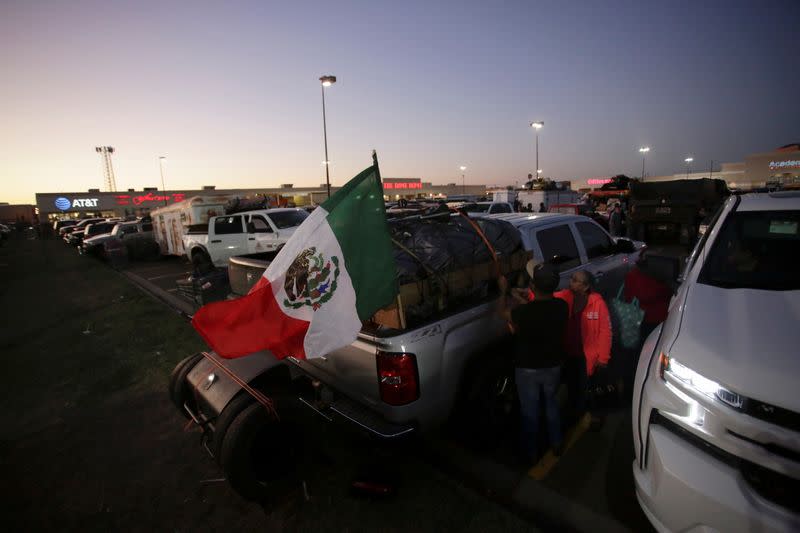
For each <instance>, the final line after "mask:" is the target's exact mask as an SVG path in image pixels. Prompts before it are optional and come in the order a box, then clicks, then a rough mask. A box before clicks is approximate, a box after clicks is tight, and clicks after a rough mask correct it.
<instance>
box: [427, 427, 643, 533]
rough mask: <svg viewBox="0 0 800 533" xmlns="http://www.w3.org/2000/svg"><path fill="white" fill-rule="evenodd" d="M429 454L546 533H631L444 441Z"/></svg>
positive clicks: (437, 442) (432, 444) (522, 475)
mask: <svg viewBox="0 0 800 533" xmlns="http://www.w3.org/2000/svg"><path fill="white" fill-rule="evenodd" d="M427 451H428V452H429V453H430V455H431V456H432V459H433V460H434V461H435V464H436V465H437V466H438V467H440V468H444V469H449V470H451V471H453V472H457V473H458V474H460V476H463V477H464V478H465V479H467V480H468V481H470V482H471V483H473V484H474V485H475V486H476V487H477V488H478V489H479V490H480V491H481V492H482V493H484V495H486V496H488V497H490V498H492V499H495V500H497V501H498V502H499V503H501V504H504V505H506V506H507V507H509V508H511V509H512V510H514V511H515V512H516V513H518V514H520V515H523V516H525V517H526V518H529V519H531V521H532V522H533V524H535V525H541V526H542V527H543V529H545V530H558V531H603V532H617V531H619V532H627V531H630V530H629V529H628V528H626V527H625V526H624V525H623V524H621V523H620V522H618V521H617V520H614V519H613V518H611V517H609V516H606V515H603V514H600V513H598V512H596V511H594V510H592V509H589V508H588V507H586V506H584V505H582V504H580V503H577V502H575V501H572V500H570V499H569V498H567V497H565V496H563V495H561V494H559V493H558V492H556V491H554V490H553V489H551V488H550V487H548V486H546V485H545V484H543V483H541V482H539V481H535V480H533V479H531V478H529V477H528V476H527V474H525V473H524V472H517V471H514V470H512V469H511V468H509V467H507V466H505V465H502V464H499V463H496V462H494V461H491V460H488V459H487V458H485V457H482V456H479V455H475V454H473V453H471V452H470V451H469V450H466V449H464V448H459V447H457V446H455V445H453V444H451V443H449V442H447V441H444V440H442V439H436V438H435V439H430V440H429V446H427Z"/></svg>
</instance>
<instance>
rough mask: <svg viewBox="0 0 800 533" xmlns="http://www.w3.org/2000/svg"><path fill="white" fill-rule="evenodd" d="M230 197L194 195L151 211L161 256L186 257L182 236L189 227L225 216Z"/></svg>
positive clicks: (206, 223)
mask: <svg viewBox="0 0 800 533" xmlns="http://www.w3.org/2000/svg"><path fill="white" fill-rule="evenodd" d="M230 200H231V197H230V196H193V197H192V198H187V199H186V200H183V201H181V202H176V203H174V204H171V205H166V206H164V207H159V208H158V209H154V210H153V211H151V212H150V216H151V218H152V220H153V235H154V237H155V240H156V242H157V243H158V247H159V249H160V250H161V255H177V256H183V255H186V251H185V250H184V247H183V236H184V235H185V234H186V233H187V231H188V230H189V227H190V226H202V225H208V219H209V217H213V216H217V215H222V214H224V213H225V206H226V205H227V204H228V202H229V201H230Z"/></svg>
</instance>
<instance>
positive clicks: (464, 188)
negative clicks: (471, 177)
mask: <svg viewBox="0 0 800 533" xmlns="http://www.w3.org/2000/svg"><path fill="white" fill-rule="evenodd" d="M458 168H460V169H461V194H467V181H466V179H465V178H464V171H465V170H467V167H465V166H464V165H461V166H460V167H458Z"/></svg>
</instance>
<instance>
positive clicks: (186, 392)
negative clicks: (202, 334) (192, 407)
mask: <svg viewBox="0 0 800 533" xmlns="http://www.w3.org/2000/svg"><path fill="white" fill-rule="evenodd" d="M202 358H203V354H199V353H196V354H193V355H190V356H189V357H187V358H185V359H183V360H182V361H181V362H180V363H178V364H177V365H175V368H174V369H173V370H172V374H170V376H169V397H170V399H171V400H172V403H173V404H175V407H177V408H178V410H179V411H180V412H181V413H182V414H183V416H185V417H186V418H190V417H189V413H187V412H186V409H184V408H183V404H184V403H186V402H191V401H192V392H191V387H190V386H189V383H187V382H186V377H187V376H188V375H189V372H191V371H192V369H193V368H194V366H195V365H196V364H197V363H198V362H199V361H200V359H202Z"/></svg>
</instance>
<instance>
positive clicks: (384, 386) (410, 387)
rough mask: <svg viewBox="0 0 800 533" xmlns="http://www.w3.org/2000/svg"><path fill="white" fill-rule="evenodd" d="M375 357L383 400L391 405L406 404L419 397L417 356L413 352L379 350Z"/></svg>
mask: <svg viewBox="0 0 800 533" xmlns="http://www.w3.org/2000/svg"><path fill="white" fill-rule="evenodd" d="M375 358H376V361H377V366H378V385H379V387H380V390H381V400H383V401H384V402H386V403H388V404H389V405H405V404H407V403H411V402H413V401H414V400H416V399H417V398H419V375H418V373H417V358H416V356H415V355H414V354H413V353H387V352H380V351H379V352H378V353H377V354H376V355H375Z"/></svg>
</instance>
